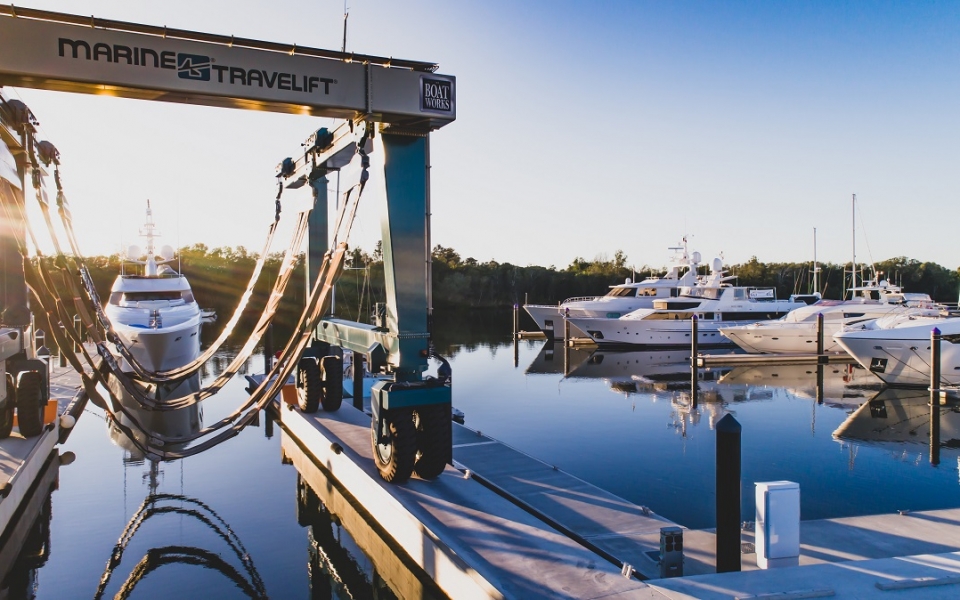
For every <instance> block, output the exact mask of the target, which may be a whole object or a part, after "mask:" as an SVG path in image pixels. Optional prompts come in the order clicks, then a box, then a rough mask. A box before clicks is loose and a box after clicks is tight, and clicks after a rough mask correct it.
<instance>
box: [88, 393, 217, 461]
mask: <svg viewBox="0 0 960 600" xmlns="http://www.w3.org/2000/svg"><path fill="white" fill-rule="evenodd" d="M131 381H132V383H133V384H134V385H136V386H137V387H138V388H139V389H140V392H141V393H142V394H143V395H145V396H148V397H149V398H152V399H155V400H163V399H169V398H180V397H182V396H186V395H188V394H193V393H196V392H198V391H200V375H199V374H194V375H191V376H190V377H188V378H187V379H185V380H184V381H182V382H179V383H176V384H159V385H158V384H154V383H145V382H142V381H139V380H136V379H133V380H131ZM107 386H108V387H109V388H110V392H111V394H112V395H113V397H114V398H116V399H117V400H118V401H119V402H120V404H122V405H123V407H124V408H125V409H126V411H127V412H126V413H125V412H121V411H117V417H118V418H119V420H120V424H121V425H122V426H123V427H124V428H125V429H126V431H128V432H131V433H133V435H134V439H133V440H131V439H130V438H129V437H128V435H127V433H125V432H124V431H123V430H121V428H119V427H117V425H116V423H114V422H113V421H110V420H108V421H107V427H108V428H109V430H110V440H111V441H112V442H113V443H114V444H116V445H117V446H119V447H120V448H123V450H124V451H125V455H124V459H123V460H124V462H132V463H142V462H143V460H144V453H143V448H144V447H147V446H148V445H149V443H148V442H149V440H148V435H147V433H146V432H149V433H151V434H155V435H160V436H164V437H165V438H167V439H177V438H187V437H188V436H190V435H192V434H195V433H197V432H198V431H200V427H201V426H202V424H203V409H202V404H201V403H196V404H193V405H191V406H188V407H186V408H181V409H179V410H173V411H155V410H147V409H145V408H143V407H142V406H141V405H140V403H139V402H137V400H136V399H135V398H133V397H132V396H131V395H130V394H129V393H128V392H127V391H126V390H125V389H124V388H123V386H122V385H121V384H120V382H119V381H117V380H116V378H114V377H111V378H110V379H109V380H108V382H107ZM128 414H129V415H131V416H133V418H134V419H136V420H137V422H138V423H139V424H140V426H142V427H143V429H141V428H140V427H138V426H136V425H134V423H133V421H132V420H131V419H130V417H129V416H128ZM185 446H186V444H168V445H167V446H166V447H165V449H167V450H179V449H183V448H184V447H185Z"/></svg>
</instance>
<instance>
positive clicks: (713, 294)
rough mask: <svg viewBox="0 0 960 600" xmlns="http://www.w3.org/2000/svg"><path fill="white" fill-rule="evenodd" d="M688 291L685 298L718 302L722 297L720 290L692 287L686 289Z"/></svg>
mask: <svg viewBox="0 0 960 600" xmlns="http://www.w3.org/2000/svg"><path fill="white" fill-rule="evenodd" d="M684 289H685V290H686V293H685V294H684V295H685V296H689V297H691V298H705V299H707V300H716V299H718V298H719V297H720V291H721V290H720V288H707V287H704V288H701V287H691V288H684Z"/></svg>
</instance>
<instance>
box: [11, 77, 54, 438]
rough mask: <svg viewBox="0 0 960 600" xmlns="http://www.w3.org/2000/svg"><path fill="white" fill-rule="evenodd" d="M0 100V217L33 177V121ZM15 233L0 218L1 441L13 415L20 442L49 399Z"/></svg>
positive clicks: (38, 425)
mask: <svg viewBox="0 0 960 600" xmlns="http://www.w3.org/2000/svg"><path fill="white" fill-rule="evenodd" d="M0 100H2V102H0V215H7V214H13V213H14V207H15V206H16V204H17V203H20V204H22V203H23V192H22V190H23V189H24V182H25V181H28V180H29V179H28V178H29V177H31V175H32V174H31V172H30V169H31V166H30V164H29V162H28V161H27V160H26V152H24V147H25V143H24V140H25V128H28V127H32V126H33V118H32V115H31V114H30V112H29V110H28V109H27V107H26V106H25V105H23V103H22V102H19V101H15V100H10V101H8V100H6V99H5V98H3V96H2V95H0ZM18 159H19V160H18ZM15 228H16V229H19V233H20V234H21V235H22V234H23V233H24V225H23V223H15V222H11V221H8V220H7V219H5V218H3V217H0V369H2V371H3V373H2V377H0V440H2V439H6V438H7V437H9V436H10V434H11V433H12V432H13V416H14V410H16V414H17V422H18V428H19V430H20V434H21V435H22V436H23V437H35V436H38V435H40V434H41V433H43V427H44V423H43V411H44V407H45V406H46V403H47V400H46V399H47V398H49V397H50V389H49V386H50V383H49V380H48V378H47V364H46V363H45V362H43V361H42V360H39V359H38V358H37V353H36V348H35V347H34V343H33V326H32V324H31V318H30V308H29V305H28V302H27V284H26V280H25V278H24V273H23V255H22V254H21V253H20V249H19V247H18V246H17V241H16V234H15V232H14V229H15Z"/></svg>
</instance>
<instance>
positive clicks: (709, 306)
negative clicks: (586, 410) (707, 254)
mask: <svg viewBox="0 0 960 600" xmlns="http://www.w3.org/2000/svg"><path fill="white" fill-rule="evenodd" d="M724 273H725V271H723V263H722V261H721V260H720V259H719V258H717V259H714V261H713V265H712V270H711V274H710V275H709V276H708V277H706V278H704V279H703V280H702V281H701V282H699V283H698V284H697V285H694V286H686V287H681V288H680V289H679V292H678V294H677V297H676V298H669V299H658V300H654V302H653V308H642V309H639V310H635V311H633V312H631V313H628V314H626V315H624V316H622V317H620V318H617V319H611V318H595V317H594V318H590V317H570V319H569V320H570V323H571V324H572V325H574V326H576V327H577V328H578V329H580V330H581V331H584V332H586V333H587V335H589V336H590V338H591V339H592V340H593V341H594V342H596V343H597V344H598V345H635V346H689V345H690V342H691V340H690V334H691V317H693V316H694V315H696V316H697V318H698V321H699V327H698V339H697V341H698V344H699V345H700V346H701V347H711V346H725V345H731V344H732V342H731V341H730V340H729V339H728V338H725V337H723V336H721V335H720V331H719V328H720V327H721V326H725V325H745V324H747V323H753V322H756V321H759V320H762V319H775V318H779V317H782V316H784V315H786V314H787V313H788V312H790V311H791V310H794V309H797V308H800V307H801V306H805V303H804V302H802V301H800V300H797V299H795V298H791V299H789V300H781V299H778V298H777V293H776V290H775V289H773V288H759V287H745V286H733V285H730V284H729V283H727V281H728V280H731V279H734V277H732V276H726V275H724Z"/></svg>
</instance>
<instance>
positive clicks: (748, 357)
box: [697, 353, 857, 368]
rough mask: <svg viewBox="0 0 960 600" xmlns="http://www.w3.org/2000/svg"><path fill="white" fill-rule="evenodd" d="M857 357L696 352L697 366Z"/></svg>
mask: <svg viewBox="0 0 960 600" xmlns="http://www.w3.org/2000/svg"><path fill="white" fill-rule="evenodd" d="M855 364H857V359H855V358H853V357H852V356H850V355H849V354H847V353H842V354H840V353H838V354H697V366H698V367H700V368H704V367H739V366H742V365H855Z"/></svg>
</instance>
